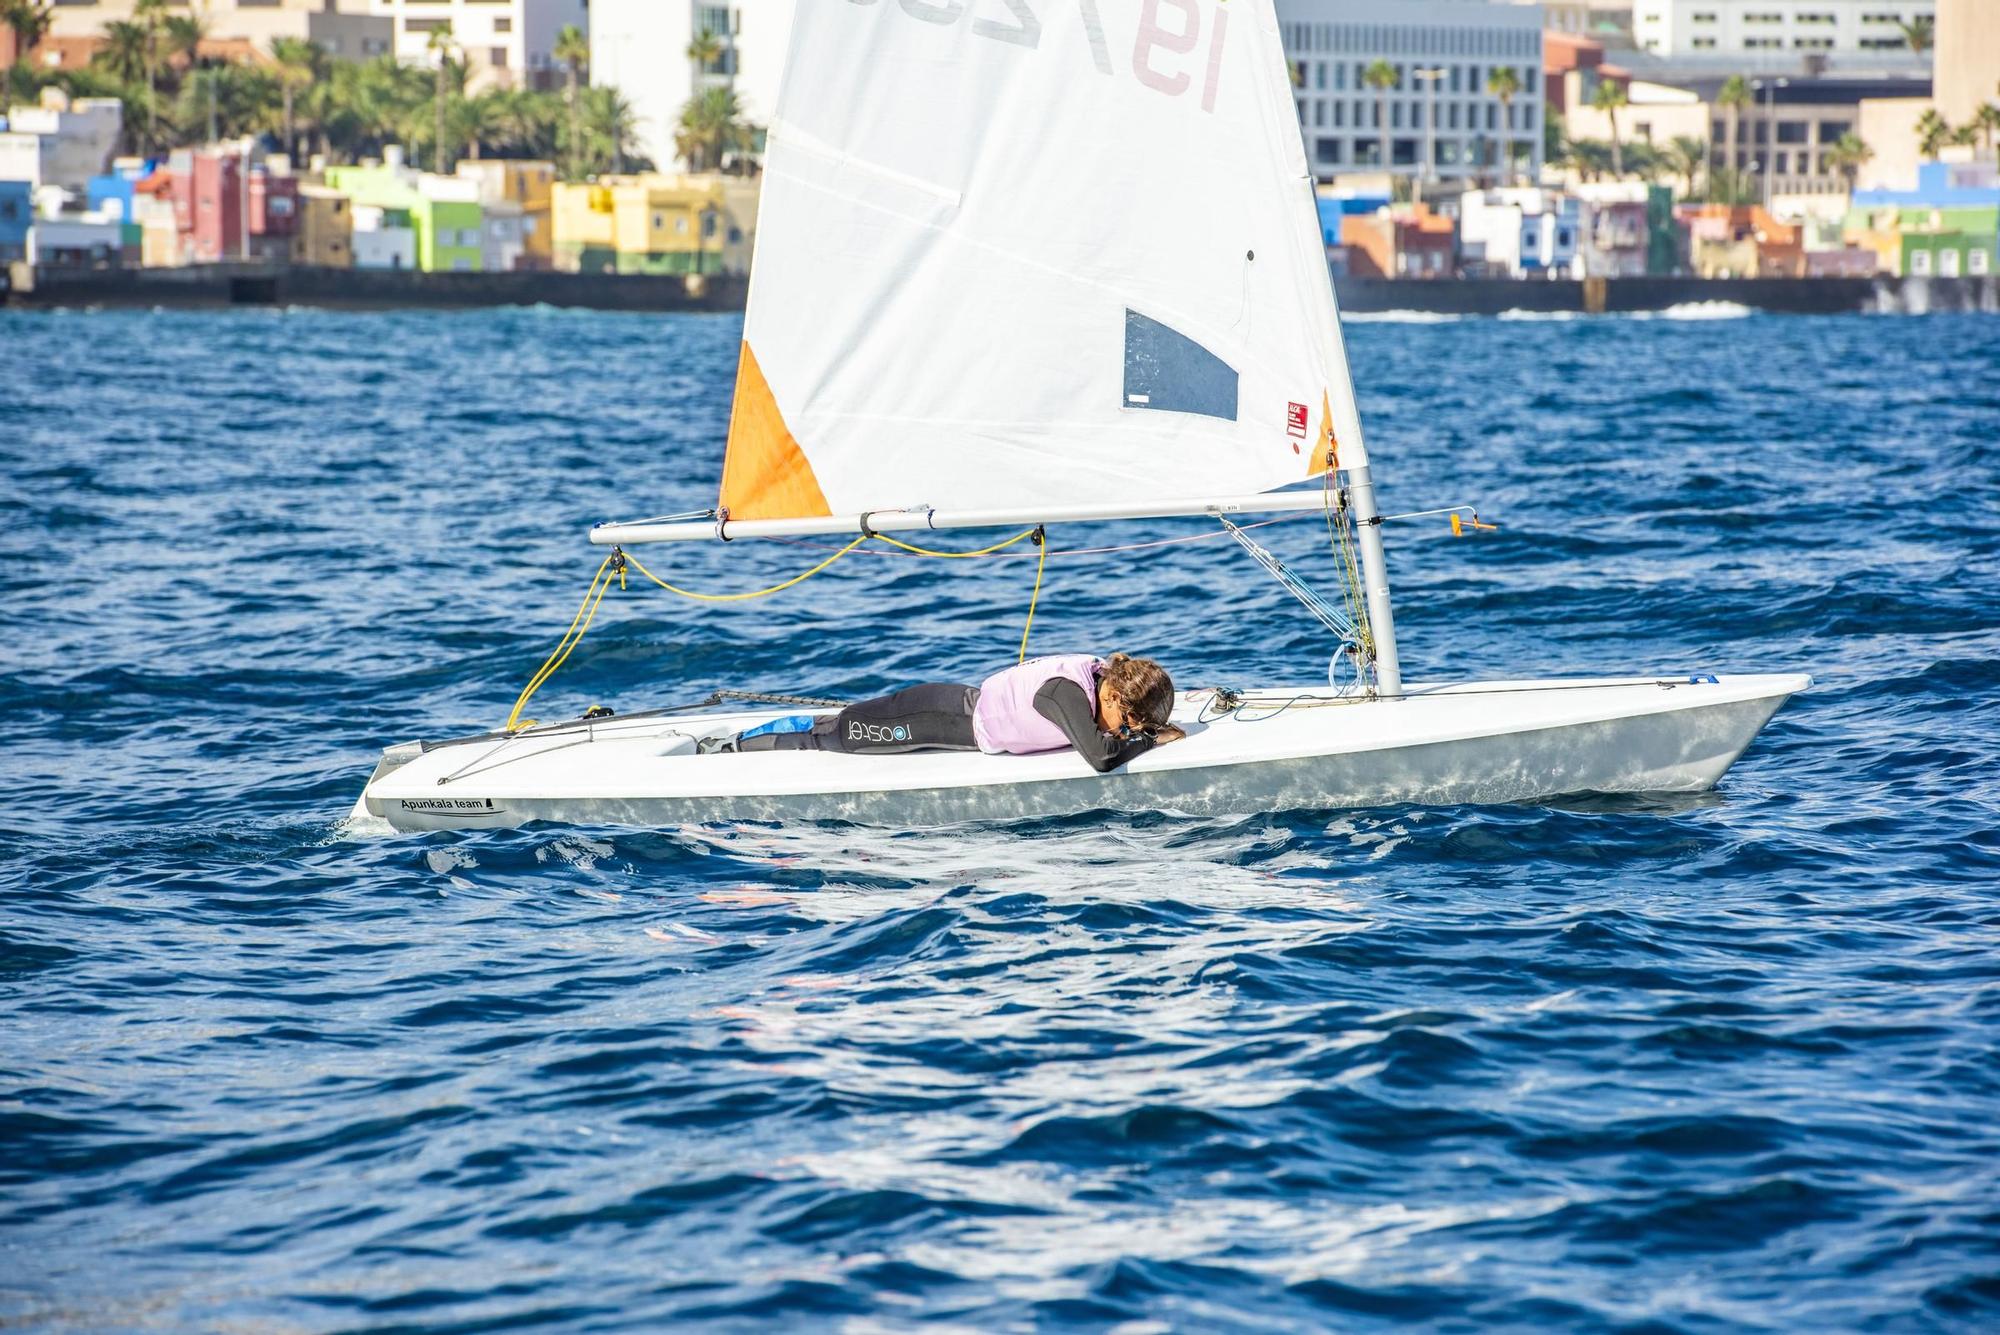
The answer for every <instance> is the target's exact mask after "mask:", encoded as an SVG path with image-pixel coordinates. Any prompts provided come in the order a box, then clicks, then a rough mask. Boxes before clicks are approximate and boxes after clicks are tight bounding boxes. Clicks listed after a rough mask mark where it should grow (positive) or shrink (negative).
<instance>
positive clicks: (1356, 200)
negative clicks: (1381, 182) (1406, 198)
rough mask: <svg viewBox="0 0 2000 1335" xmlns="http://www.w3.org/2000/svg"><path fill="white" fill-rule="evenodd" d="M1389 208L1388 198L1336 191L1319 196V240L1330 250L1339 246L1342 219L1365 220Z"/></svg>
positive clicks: (1380, 195) (1385, 196) (1379, 195)
mask: <svg viewBox="0 0 2000 1335" xmlns="http://www.w3.org/2000/svg"><path fill="white" fill-rule="evenodd" d="M1388 207H1389V196H1387V195H1382V194H1367V193H1362V192H1358V191H1348V190H1338V191H1332V192H1327V193H1322V194H1321V195H1320V196H1319V235H1320V240H1321V242H1323V243H1324V244H1325V245H1326V246H1327V247H1329V248H1331V247H1334V246H1337V245H1339V244H1340V220H1341V219H1342V218H1367V217H1372V216H1373V215H1375V214H1377V213H1380V212H1381V211H1382V210H1383V209H1386V208H1388Z"/></svg>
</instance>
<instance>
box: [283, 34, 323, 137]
mask: <svg viewBox="0 0 2000 1335" xmlns="http://www.w3.org/2000/svg"><path fill="white" fill-rule="evenodd" d="M271 59H272V61H273V62H274V63H275V65H276V67H277V74H278V88H279V90H280V91H281V93H282V94H283V96H284V102H285V120H284V133H285V152H287V153H289V154H291V155H292V157H293V158H295V159H296V158H297V157H298V156H299V136H298V128H297V124H296V121H295V119H294V113H295V112H296V110H297V105H296V104H297V99H298V94H299V91H300V90H301V89H306V88H310V87H312V86H313V83H314V82H315V81H316V80H317V79H319V77H320V75H321V72H322V70H323V68H324V65H325V58H324V53H323V51H322V50H321V48H320V46H319V44H318V43H316V42H308V41H306V40H305V39H304V38H301V37H279V38H277V39H275V40H273V41H272V43H271Z"/></svg>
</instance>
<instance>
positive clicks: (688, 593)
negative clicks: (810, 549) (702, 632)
mask: <svg viewBox="0 0 2000 1335" xmlns="http://www.w3.org/2000/svg"><path fill="white" fill-rule="evenodd" d="M866 541H868V535H867V534H866V533H864V534H862V535H861V536H860V537H858V538H856V539H855V540H854V541H853V542H850V543H848V544H847V545H846V546H845V547H842V548H841V549H840V550H839V551H837V552H835V553H834V554H833V555H832V556H829V557H827V558H826V560H824V561H821V562H820V563H819V564H818V565H816V566H814V567H813V568H812V569H811V570H808V571H806V573H805V574H803V575H794V576H792V578H790V579H788V580H786V581H785V582H784V583H783V584H773V585H772V586H771V587H770V588H768V589H752V590H751V591H750V592H748V593H696V592H695V591H694V590H692V589H683V588H680V587H678V586H676V585H673V584H669V583H667V582H666V581H665V580H663V579H661V578H660V577H659V576H658V575H655V574H654V573H653V572H652V571H650V570H648V569H646V567H644V566H642V565H640V564H639V558H638V557H636V556H633V555H632V554H631V553H629V552H628V553H626V555H625V559H626V560H627V561H630V562H631V563H632V568H633V569H634V570H636V571H638V572H639V573H640V574H642V575H644V576H645V577H646V578H647V579H650V580H652V581H653V583H655V584H657V585H659V586H660V587H661V588H663V589H665V590H666V591H667V592H668V593H678V594H679V595H680V596H681V597H683V598H692V599H694V600H695V601H696V602H702V603H741V602H747V601H748V600H750V599H752V598H768V597H770V596H771V595H772V594H774V593H783V592H784V591H785V590H786V589H789V588H791V587H792V586H793V585H794V584H803V583H805V582H806V581H807V580H809V579H811V578H812V577H813V576H814V575H817V574H818V573H819V572H820V571H822V570H824V569H826V568H827V567H828V566H830V565H832V564H833V563H834V562H835V561H838V560H839V559H840V558H841V557H843V556H845V555H847V554H848V553H849V552H851V551H853V550H854V549H855V548H856V547H859V546H860V545H861V544H862V543H864V542H866Z"/></svg>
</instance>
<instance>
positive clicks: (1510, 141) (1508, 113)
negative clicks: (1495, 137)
mask: <svg viewBox="0 0 2000 1335" xmlns="http://www.w3.org/2000/svg"><path fill="white" fill-rule="evenodd" d="M1486 91H1487V92H1488V93H1490V94H1492V95H1493V96H1494V97H1496V98H1498V99H1499V100H1500V118H1501V120H1502V121H1503V122H1504V125H1503V127H1502V129H1501V134H1500V142H1501V144H1502V145H1503V146H1504V147H1503V148H1502V150H1501V152H1502V154H1503V155H1504V156H1505V157H1506V159H1507V171H1506V179H1507V181H1508V182H1510V183H1511V182H1512V181H1513V179H1514V99H1515V98H1516V97H1517V96H1519V95H1520V92H1521V76H1520V75H1519V74H1517V73H1515V72H1514V67H1513V66H1512V65H1495V66H1494V67H1493V69H1492V70H1491V71H1490V72H1489V73H1488V74H1487V76H1486Z"/></svg>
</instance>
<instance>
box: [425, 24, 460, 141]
mask: <svg viewBox="0 0 2000 1335" xmlns="http://www.w3.org/2000/svg"><path fill="white" fill-rule="evenodd" d="M457 45H458V44H457V43H456V42H454V41H452V39H451V20H450V19H443V20H441V21H440V22H439V23H438V26H437V27H435V28H433V29H431V35H430V40H429V41H427V42H425V43H424V49H425V50H426V51H428V52H430V53H431V57H432V59H434V60H436V61H437V101H436V106H435V108H434V115H435V117H436V125H435V127H434V128H435V133H434V134H433V136H432V138H431V170H432V171H434V172H436V173H437V174H438V175H440V176H442V175H444V108H445V101H446V97H447V92H448V88H449V85H450V83H451V81H452V80H451V74H452V71H451V66H452V59H451V53H452V51H453V50H454V49H455V48H456V47H457Z"/></svg>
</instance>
